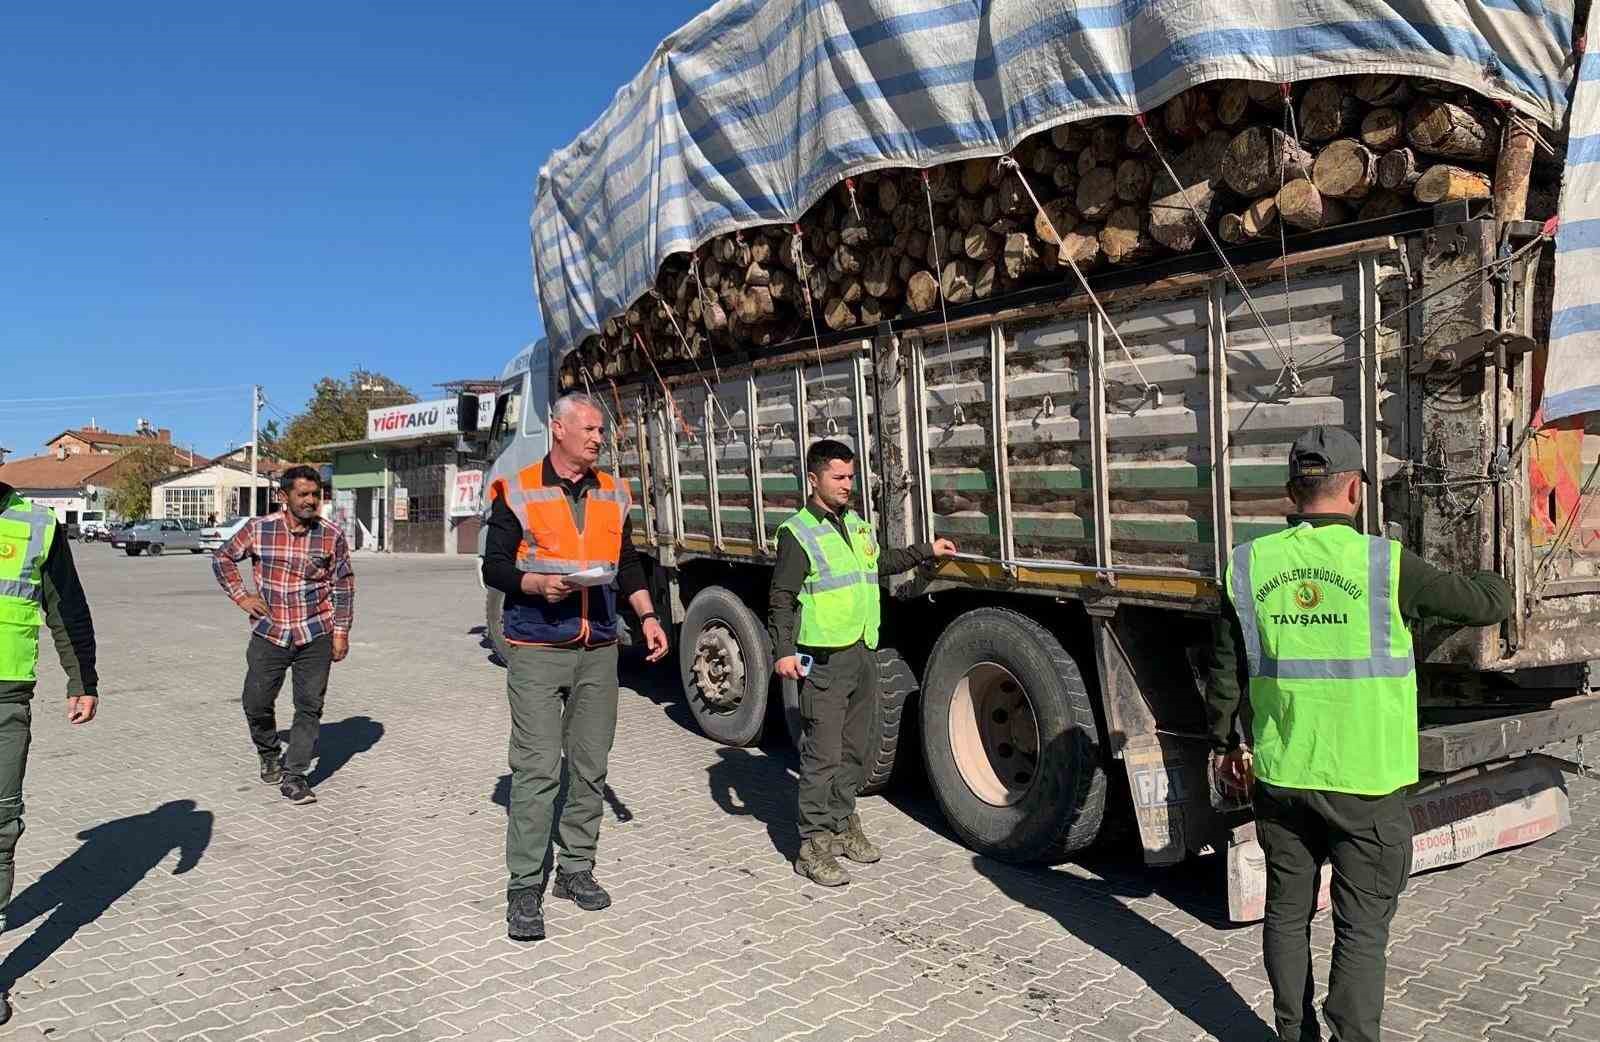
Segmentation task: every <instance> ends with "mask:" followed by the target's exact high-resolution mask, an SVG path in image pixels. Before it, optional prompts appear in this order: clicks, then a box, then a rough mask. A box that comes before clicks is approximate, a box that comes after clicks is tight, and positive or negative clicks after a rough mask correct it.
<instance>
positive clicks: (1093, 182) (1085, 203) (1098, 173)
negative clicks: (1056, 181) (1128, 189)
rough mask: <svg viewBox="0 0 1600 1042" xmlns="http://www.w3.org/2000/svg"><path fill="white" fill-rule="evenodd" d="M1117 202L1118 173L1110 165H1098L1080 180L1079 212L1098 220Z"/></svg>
mask: <svg viewBox="0 0 1600 1042" xmlns="http://www.w3.org/2000/svg"><path fill="white" fill-rule="evenodd" d="M1116 204H1117V174H1116V171H1114V170H1112V169H1111V168H1110V167H1108V166H1097V167H1095V168H1093V169H1092V170H1090V171H1089V172H1088V173H1087V174H1085V175H1084V176H1083V179H1082V180H1081V181H1079V182H1078V212H1079V213H1081V214H1082V215H1083V216H1084V217H1086V218H1088V219H1089V220H1091V221H1097V220H1099V219H1100V218H1102V217H1104V216H1106V215H1107V214H1109V213H1110V212H1111V209H1112V207H1114V206H1116Z"/></svg>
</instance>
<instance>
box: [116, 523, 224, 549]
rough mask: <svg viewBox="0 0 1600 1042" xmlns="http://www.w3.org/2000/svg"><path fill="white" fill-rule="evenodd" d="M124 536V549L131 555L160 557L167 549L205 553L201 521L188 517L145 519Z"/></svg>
mask: <svg viewBox="0 0 1600 1042" xmlns="http://www.w3.org/2000/svg"><path fill="white" fill-rule="evenodd" d="M123 538H124V543H123V547H122V551H123V553H125V554H127V555H128V556H129V557H138V556H139V555H140V554H141V553H149V554H150V556H151V557H160V556H161V554H162V553H163V552H164V551H167V550H187V551H189V552H190V553H191V554H200V553H205V548H204V547H202V546H201V545H200V523H199V522H198V521H190V520H188V519H187V518H184V519H178V518H171V517H167V518H162V519H161V520H159V521H145V522H143V523H141V524H137V525H134V526H133V527H132V528H130V529H128V531H127V533H126V534H125V535H124V537H123Z"/></svg>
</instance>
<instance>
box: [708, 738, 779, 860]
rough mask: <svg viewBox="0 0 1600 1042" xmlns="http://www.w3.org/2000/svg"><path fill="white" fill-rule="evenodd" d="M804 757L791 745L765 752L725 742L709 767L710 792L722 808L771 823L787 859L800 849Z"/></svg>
mask: <svg viewBox="0 0 1600 1042" xmlns="http://www.w3.org/2000/svg"><path fill="white" fill-rule="evenodd" d="M798 761H799V757H798V755H797V754H796V753H795V751H794V749H793V748H791V747H790V746H788V745H784V746H782V747H778V748H773V749H770V750H766V751H762V752H754V751H752V750H749V749H733V748H728V747H721V748H719V749H717V762H716V763H714V764H712V765H711V766H710V767H707V768H706V781H707V782H708V783H709V784H710V786H711V798H712V799H714V800H716V801H717V806H718V807H721V808H722V810H723V812H724V813H726V814H729V815H732V816H735V817H741V816H746V815H748V816H750V817H753V818H755V819H756V820H757V821H760V822H762V823H763V824H765V825H766V826H767V836H768V837H770V838H771V840H772V846H773V848H774V849H775V850H777V852H778V853H780V854H782V855H783V858H784V860H785V861H793V860H794V859H795V858H796V857H798V856H799V855H800V831H799V821H798V813H799V811H798V807H797V805H796V800H797V799H798V788H797V786H798V785H799V780H798V779H799V772H798V770H797V769H796V768H797V764H798Z"/></svg>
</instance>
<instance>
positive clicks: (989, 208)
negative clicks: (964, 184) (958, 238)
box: [978, 192, 1000, 224]
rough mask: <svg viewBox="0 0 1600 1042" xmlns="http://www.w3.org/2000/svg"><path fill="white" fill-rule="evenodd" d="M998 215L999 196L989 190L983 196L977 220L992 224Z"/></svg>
mask: <svg viewBox="0 0 1600 1042" xmlns="http://www.w3.org/2000/svg"><path fill="white" fill-rule="evenodd" d="M999 217H1000V197H999V196H998V195H996V194H995V193H994V192H990V193H989V194H988V195H985V196H984V197H983V206H982V208H981V209H980V210H979V212H978V220H980V221H982V222H983V223H984V224H993V223H994V222H995V221H996V220H998V219H999Z"/></svg>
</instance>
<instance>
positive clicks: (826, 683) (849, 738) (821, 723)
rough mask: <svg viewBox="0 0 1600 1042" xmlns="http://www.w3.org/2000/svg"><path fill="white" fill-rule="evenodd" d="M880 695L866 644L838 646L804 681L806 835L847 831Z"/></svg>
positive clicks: (874, 661) (802, 744)
mask: <svg viewBox="0 0 1600 1042" xmlns="http://www.w3.org/2000/svg"><path fill="white" fill-rule="evenodd" d="M812 653H813V654H816V653H815V652H812ZM877 698H878V661H877V657H876V656H875V655H874V654H873V653H872V652H871V651H870V650H868V648H867V646H866V645H865V644H854V645H852V646H850V647H848V648H835V649H832V650H831V651H830V652H829V653H828V660H827V661H826V662H822V661H820V660H819V661H818V662H816V663H814V664H813V665H812V667H811V672H810V674H809V675H807V676H806V678H805V680H804V682H802V683H801V685H800V718H801V720H802V721H803V722H804V725H805V726H804V729H803V730H802V731H801V736H800V837H801V838H802V839H808V838H810V837H812V836H821V835H826V834H827V833H830V832H842V831H844V828H845V819H846V818H848V817H850V815H852V814H854V813H855V812H856V796H857V795H858V794H859V793H860V792H861V785H862V783H863V782H864V781H865V780H866V772H867V741H868V740H869V739H870V738H871V736H872V711H873V703H874V702H875V701H877Z"/></svg>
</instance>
